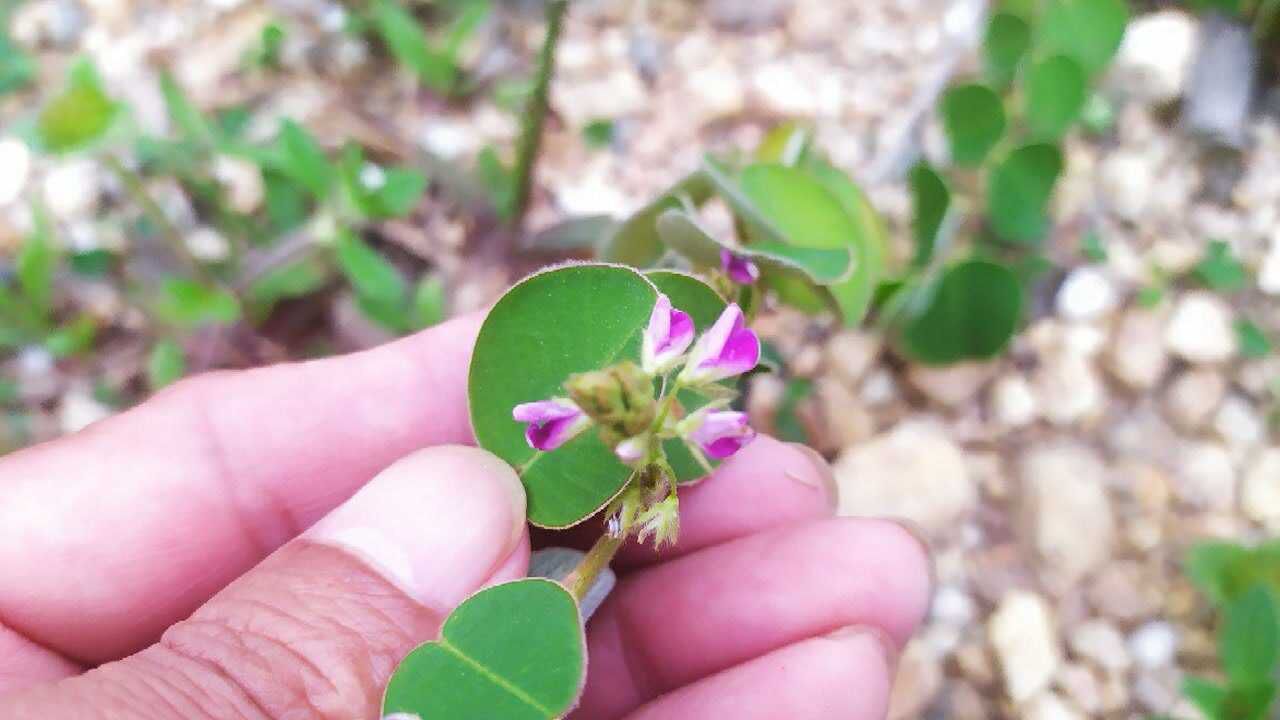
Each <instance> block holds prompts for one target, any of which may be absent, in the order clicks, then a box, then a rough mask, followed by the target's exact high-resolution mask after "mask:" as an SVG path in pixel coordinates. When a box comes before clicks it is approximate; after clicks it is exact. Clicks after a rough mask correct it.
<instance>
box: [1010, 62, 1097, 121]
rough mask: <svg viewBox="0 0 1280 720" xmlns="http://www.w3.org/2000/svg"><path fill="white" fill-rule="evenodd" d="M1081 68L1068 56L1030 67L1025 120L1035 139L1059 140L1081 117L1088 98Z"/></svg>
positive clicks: (1033, 64) (1035, 63)
mask: <svg viewBox="0 0 1280 720" xmlns="http://www.w3.org/2000/svg"><path fill="white" fill-rule="evenodd" d="M1085 81H1086V79H1085V73H1084V70H1083V69H1081V67H1080V65H1079V64H1078V63H1077V62H1076V61H1075V60H1072V59H1071V58H1069V57H1067V56H1066V55H1054V56H1052V57H1048V58H1045V59H1043V60H1039V61H1036V62H1034V63H1032V64H1031V67H1030V69H1029V70H1028V72H1027V77H1026V109H1025V113H1026V121H1027V127H1028V129H1030V131H1031V134H1032V136H1034V137H1035V138H1037V139H1040V140H1057V139H1058V138H1060V137H1062V135H1063V134H1064V133H1066V131H1067V129H1068V128H1070V127H1071V125H1072V124H1073V123H1075V121H1076V119H1077V118H1078V117H1080V112H1081V111H1082V110H1083V109H1084V103H1085V98H1086V92H1087V88H1086V82H1085Z"/></svg>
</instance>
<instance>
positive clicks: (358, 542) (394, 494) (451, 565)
mask: <svg viewBox="0 0 1280 720" xmlns="http://www.w3.org/2000/svg"><path fill="white" fill-rule="evenodd" d="M524 532H525V495H524V487H523V486H522V485H521V484H520V479H519V478H518V477H516V474H515V471H514V470H512V469H511V467H510V466H509V465H507V464H506V463H505V462H503V461H502V460H500V459H498V458H497V457H495V456H493V455H491V454H489V453H487V452H485V451H483V450H479V449H477V448H470V447H461V446H447V447H436V448H429V449H426V450H422V451H419V452H417V453H414V454H413V455H410V456H408V457H406V458H404V459H402V460H400V461H398V462H397V463H396V464H394V465H392V466H391V467H389V468H387V469H386V470H383V471H382V472H381V473H378V475H377V477H375V478H374V479H373V480H372V481H370V482H369V484H368V485H365V486H364V487H363V488H361V489H360V491H359V492H357V493H356V494H355V495H354V496H352V498H351V499H350V500H348V501H347V502H345V503H343V504H342V505H341V506H340V507H339V508H338V509H336V510H334V511H333V512H332V513H330V514H329V515H327V516H326V517H325V518H323V519H322V520H321V521H320V522H318V523H316V525H315V526H313V527H312V528H311V529H310V530H308V531H307V532H306V533H305V534H304V536H303V537H305V538H307V539H308V540H310V541H312V542H317V543H323V544H326V545H330V546H333V547H338V548H341V549H343V550H345V551H347V552H350V553H351V554H353V555H355V556H356V557H358V558H360V559H361V560H363V561H364V562H365V563H366V564H367V565H369V567H370V568H372V569H373V570H375V571H377V572H378V573H380V574H382V575H383V576H384V577H385V578H387V580H389V581H390V582H392V583H393V584H395V585H397V586H398V587H400V588H401V589H402V590H404V591H405V593H406V594H408V595H409V596H410V597H412V598H414V599H416V600H418V601H419V602H421V603H422V604H424V605H426V606H427V607H430V608H432V609H434V610H439V611H442V612H444V611H448V610H449V609H451V608H453V607H454V606H455V605H457V604H458V603H460V602H462V600H464V599H465V598H466V597H467V596H469V595H471V594H472V593H474V592H475V591H476V590H478V589H479V588H480V587H481V585H483V583H484V582H485V581H486V580H487V579H488V578H489V577H490V576H491V575H492V574H493V572H494V571H495V570H496V569H497V568H498V567H499V566H500V565H501V564H502V563H503V562H504V561H506V560H507V559H508V558H509V557H510V556H511V554H512V553H513V552H514V551H515V550H516V549H517V548H519V547H522V543H521V539H522V537H523V535H524Z"/></svg>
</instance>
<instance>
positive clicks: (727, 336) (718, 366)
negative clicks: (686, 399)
mask: <svg viewBox="0 0 1280 720" xmlns="http://www.w3.org/2000/svg"><path fill="white" fill-rule="evenodd" d="M759 361H760V338H758V337H756V334H755V333H754V332H752V331H751V330H750V329H749V328H747V322H746V318H744V317H743V315H742V308H740V307H738V306H737V304H730V305H729V307H727V308H725V309H724V312H722V313H720V317H719V318H718V319H717V320H716V324H715V325H712V326H711V329H710V330H708V331H706V332H705V333H703V334H702V337H700V338H698V342H697V344H695V345H694V346H693V350H692V351H691V352H690V353H689V360H688V362H686V363H685V366H684V370H683V371H681V373H680V380H681V382H683V383H685V384H689V385H702V384H706V383H712V382H716V381H717V380H723V379H725V378H727V377H733V376H734V375H741V374H742V373H744V372H746V371H748V370H750V369H751V368H753V367H755V366H756V363H758V362H759Z"/></svg>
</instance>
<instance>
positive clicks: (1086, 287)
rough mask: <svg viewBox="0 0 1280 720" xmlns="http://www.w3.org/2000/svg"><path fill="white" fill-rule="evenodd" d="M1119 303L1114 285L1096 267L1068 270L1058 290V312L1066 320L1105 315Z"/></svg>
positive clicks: (1095, 317) (1089, 318) (1083, 319)
mask: <svg viewBox="0 0 1280 720" xmlns="http://www.w3.org/2000/svg"><path fill="white" fill-rule="evenodd" d="M1118 304H1119V296H1118V295H1117V293H1116V289H1115V286H1114V285H1112V283H1111V279H1110V278H1109V277H1107V274H1106V273H1105V272H1103V271H1102V270H1099V269H1098V268H1093V267H1081V268H1077V269H1075V270H1073V271H1071V274H1070V275H1068V276H1067V279H1066V280H1065V281H1063V283H1062V288H1061V289H1059V290H1058V297H1057V308H1058V314H1059V315H1061V316H1062V317H1064V318H1066V319H1068V320H1076V321H1081V322H1085V321H1089V320H1095V319H1098V318H1100V317H1103V316H1105V315H1106V314H1107V313H1109V312H1111V311H1112V310H1114V309H1115V307H1116V305H1118Z"/></svg>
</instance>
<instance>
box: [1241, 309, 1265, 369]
mask: <svg viewBox="0 0 1280 720" xmlns="http://www.w3.org/2000/svg"><path fill="white" fill-rule="evenodd" d="M1235 328H1236V344H1237V345H1239V346H1240V355H1241V356H1243V357H1245V358H1248V359H1250V360H1256V359H1258V358H1264V357H1266V356H1268V355H1270V354H1271V347H1272V345H1271V338H1269V337H1267V334H1266V333H1265V332H1263V330H1262V328H1260V327H1258V325H1257V324H1256V323H1254V322H1253V321H1252V320H1248V319H1244V318H1242V319H1240V320H1236V323H1235Z"/></svg>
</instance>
